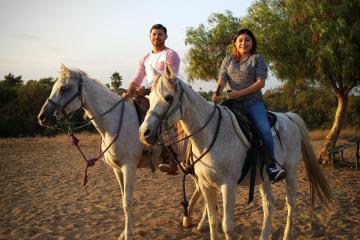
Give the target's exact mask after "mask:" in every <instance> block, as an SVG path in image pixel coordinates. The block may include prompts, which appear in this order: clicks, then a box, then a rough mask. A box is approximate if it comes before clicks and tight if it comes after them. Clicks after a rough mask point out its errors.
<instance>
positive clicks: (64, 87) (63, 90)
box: [60, 86, 68, 93]
mask: <svg viewBox="0 0 360 240" xmlns="http://www.w3.org/2000/svg"><path fill="white" fill-rule="evenodd" d="M67 90H68V88H67V87H66V86H61V87H60V92H62V93H64V92H66V91H67Z"/></svg>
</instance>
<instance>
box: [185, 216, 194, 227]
mask: <svg viewBox="0 0 360 240" xmlns="http://www.w3.org/2000/svg"><path fill="white" fill-rule="evenodd" d="M191 224H192V221H191V217H184V218H183V227H184V228H189V227H191Z"/></svg>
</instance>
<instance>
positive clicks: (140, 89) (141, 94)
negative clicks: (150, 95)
mask: <svg viewBox="0 0 360 240" xmlns="http://www.w3.org/2000/svg"><path fill="white" fill-rule="evenodd" d="M136 94H137V95H138V96H139V97H144V96H145V95H146V91H145V87H143V86H142V87H138V88H137V89H136Z"/></svg>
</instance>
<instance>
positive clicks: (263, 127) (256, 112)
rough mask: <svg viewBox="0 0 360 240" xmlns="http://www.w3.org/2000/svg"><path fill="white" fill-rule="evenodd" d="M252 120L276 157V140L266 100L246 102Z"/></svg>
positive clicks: (267, 147)
mask: <svg viewBox="0 0 360 240" xmlns="http://www.w3.org/2000/svg"><path fill="white" fill-rule="evenodd" d="M244 105H245V106H244V108H245V111H246V112H247V114H248V116H249V118H250V120H251V122H252V123H253V124H254V125H255V127H256V129H257V130H258V134H259V135H260V136H259V137H260V139H261V141H262V142H263V143H264V144H265V146H266V149H267V150H268V151H269V154H270V155H271V157H272V159H275V151H274V140H273V138H272V134H271V129H270V124H269V120H268V117H267V112H266V109H265V105H264V102H262V101H253V102H251V103H249V104H244Z"/></svg>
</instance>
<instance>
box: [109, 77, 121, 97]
mask: <svg viewBox="0 0 360 240" xmlns="http://www.w3.org/2000/svg"><path fill="white" fill-rule="evenodd" d="M121 85H122V76H121V75H120V74H119V73H118V72H114V73H113V74H112V75H111V91H113V92H116V93H118V94H119V91H120V90H121V88H120V87H121Z"/></svg>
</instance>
